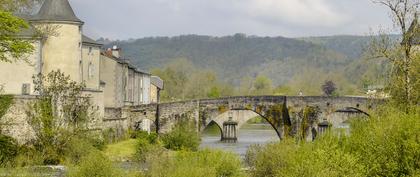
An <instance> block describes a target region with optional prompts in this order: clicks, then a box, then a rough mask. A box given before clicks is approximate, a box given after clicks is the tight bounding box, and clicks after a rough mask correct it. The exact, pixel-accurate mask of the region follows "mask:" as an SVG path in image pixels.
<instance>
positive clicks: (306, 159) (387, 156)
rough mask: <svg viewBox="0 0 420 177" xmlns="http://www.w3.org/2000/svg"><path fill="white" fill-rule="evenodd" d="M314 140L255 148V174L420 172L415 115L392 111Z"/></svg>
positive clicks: (418, 122) (419, 124)
mask: <svg viewBox="0 0 420 177" xmlns="http://www.w3.org/2000/svg"><path fill="white" fill-rule="evenodd" d="M381 111H383V113H380V114H378V115H375V116H372V117H371V118H370V119H358V120H355V121H354V122H352V123H351V127H352V129H351V133H350V135H348V136H340V135H338V134H335V133H333V132H329V133H327V134H325V135H323V136H321V137H318V139H317V140H316V141H315V142H309V143H308V142H305V141H296V140H295V139H286V140H285V141H283V142H280V143H276V144H269V145H267V146H265V147H264V148H262V149H261V150H259V149H255V150H254V151H256V154H257V157H256V160H255V162H254V163H253V164H254V166H253V168H252V169H253V171H252V174H253V176H325V177H327V176H343V175H344V176H415V175H416V174H417V175H418V174H419V170H420V164H419V162H420V141H419V139H418V137H419V132H420V119H418V116H419V114H418V113H411V114H404V113H402V112H401V111H397V110H394V109H390V108H389V107H387V108H385V109H383V110H381Z"/></svg>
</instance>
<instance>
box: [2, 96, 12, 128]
mask: <svg viewBox="0 0 420 177" xmlns="http://www.w3.org/2000/svg"><path fill="white" fill-rule="evenodd" d="M12 103H13V96H12V95H0V120H1V118H2V117H3V116H4V115H5V114H6V112H7V110H9V108H10V106H11V105H12ZM0 133H1V124H0Z"/></svg>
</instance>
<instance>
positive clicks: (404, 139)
mask: <svg viewBox="0 0 420 177" xmlns="http://www.w3.org/2000/svg"><path fill="white" fill-rule="evenodd" d="M380 111H381V113H380V114H379V115H376V116H374V117H372V118H371V119H370V120H367V121H363V120H362V121H356V122H353V124H352V133H351V136H350V137H349V138H348V140H347V142H346V146H345V147H344V148H345V149H346V150H347V151H349V152H351V153H352V154H354V156H356V157H359V159H360V160H359V162H360V163H361V164H363V165H364V166H365V167H366V169H367V176H411V175H413V176H414V174H416V172H417V174H418V172H419V170H420V139H419V132H420V119H419V116H420V115H419V113H420V112H419V110H417V112H414V113H410V114H405V113H403V112H402V111H399V110H396V109H393V108H390V107H385V108H383V109H381V110H380Z"/></svg>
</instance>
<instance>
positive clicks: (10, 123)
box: [0, 96, 36, 143]
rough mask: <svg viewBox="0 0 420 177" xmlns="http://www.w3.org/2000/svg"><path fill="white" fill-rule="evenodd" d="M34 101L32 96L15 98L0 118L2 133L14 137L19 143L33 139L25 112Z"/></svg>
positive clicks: (34, 98)
mask: <svg viewBox="0 0 420 177" xmlns="http://www.w3.org/2000/svg"><path fill="white" fill-rule="evenodd" d="M35 101H36V97H34V96H16V97H15V98H14V100H13V104H12V105H11V106H10V108H9V110H8V111H7V113H6V114H5V115H4V116H3V117H1V118H0V124H1V125H2V126H1V128H2V133H4V134H5V135H8V136H11V137H14V138H15V139H16V140H17V141H18V142H19V143H25V142H28V141H30V140H32V139H34V137H35V135H34V132H33V129H32V127H31V126H30V124H29V122H28V116H27V111H30V105H31V104H33V103H34V102H35Z"/></svg>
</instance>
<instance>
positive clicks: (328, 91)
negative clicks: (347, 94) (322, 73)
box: [321, 80, 337, 96]
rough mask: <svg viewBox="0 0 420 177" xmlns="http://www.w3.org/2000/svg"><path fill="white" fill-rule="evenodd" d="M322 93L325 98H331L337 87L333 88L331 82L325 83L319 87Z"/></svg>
mask: <svg viewBox="0 0 420 177" xmlns="http://www.w3.org/2000/svg"><path fill="white" fill-rule="evenodd" d="M321 89H322V91H323V92H324V93H325V95H327V96H331V95H333V94H334V92H335V91H336V90H337V87H336V86H335V84H334V82H333V81H330V80H329V81H325V83H324V84H323V85H322V87H321Z"/></svg>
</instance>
